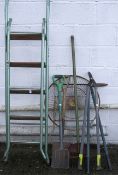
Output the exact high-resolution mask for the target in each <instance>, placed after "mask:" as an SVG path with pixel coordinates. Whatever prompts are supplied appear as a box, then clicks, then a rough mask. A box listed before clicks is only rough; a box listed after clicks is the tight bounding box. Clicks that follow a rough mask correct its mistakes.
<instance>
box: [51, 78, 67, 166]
mask: <svg viewBox="0 0 118 175" xmlns="http://www.w3.org/2000/svg"><path fill="white" fill-rule="evenodd" d="M57 78H59V80H56V79H57ZM64 82H65V78H64V76H61V75H55V76H53V83H54V85H55V86H56V88H57V92H58V111H59V136H60V147H59V149H57V150H55V151H54V153H53V157H52V168H61V169H68V168H69V151H68V149H65V148H64V143H63V134H64V132H63V131H64V130H63V127H64V126H63V117H62V90H63V85H64Z"/></svg>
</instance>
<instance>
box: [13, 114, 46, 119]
mask: <svg viewBox="0 0 118 175" xmlns="http://www.w3.org/2000/svg"><path fill="white" fill-rule="evenodd" d="M40 119H41V117H40V116H26V115H25V116H20V115H18V116H17V115H10V120H40ZM43 120H44V117H43Z"/></svg>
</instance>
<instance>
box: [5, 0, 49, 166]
mask: <svg viewBox="0 0 118 175" xmlns="http://www.w3.org/2000/svg"><path fill="white" fill-rule="evenodd" d="M49 14H50V0H46V17H45V18H44V19H43V22H42V41H41V62H42V64H41V94H40V114H41V119H40V151H41V153H42V156H43V158H44V159H45V160H46V161H47V163H49V157H48V93H49V92H48V87H49ZM11 23H12V19H11V18H9V0H5V117H6V151H5V154H4V160H8V155H9V150H10V143H11V139H10V66H9V63H10V30H11ZM44 62H45V63H46V68H44ZM44 90H45V93H44ZM44 118H45V122H44V121H43V120H44ZM43 145H44V146H45V149H43Z"/></svg>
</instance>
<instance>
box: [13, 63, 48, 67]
mask: <svg viewBox="0 0 118 175" xmlns="http://www.w3.org/2000/svg"><path fill="white" fill-rule="evenodd" d="M10 67H29V68H41V62H10ZM44 67H45V68H46V64H45V63H44Z"/></svg>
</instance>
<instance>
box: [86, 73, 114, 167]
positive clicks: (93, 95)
mask: <svg viewBox="0 0 118 175" xmlns="http://www.w3.org/2000/svg"><path fill="white" fill-rule="evenodd" d="M88 75H89V78H90V81H91V83H92V85H91V95H92V99H93V103H94V106H96V95H97V94H96V93H95V91H94V87H95V86H96V84H97V83H96V82H95V80H94V79H93V76H92V74H91V73H90V72H89V73H88ZM97 96H98V95H97ZM95 108H96V107H95ZM96 113H98V120H99V128H100V132H101V137H102V141H103V145H104V151H105V156H106V160H107V164H108V167H109V170H112V166H111V161H110V157H109V153H108V148H107V144H106V140H105V136H104V132H103V126H102V123H101V119H100V116H99V110H96Z"/></svg>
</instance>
